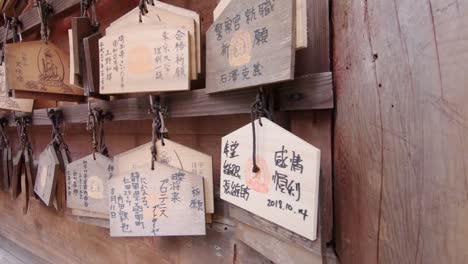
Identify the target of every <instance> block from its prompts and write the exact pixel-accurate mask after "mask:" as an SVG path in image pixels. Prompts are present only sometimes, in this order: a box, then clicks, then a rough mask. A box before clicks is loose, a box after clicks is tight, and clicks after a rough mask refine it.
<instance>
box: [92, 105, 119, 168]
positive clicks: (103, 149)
mask: <svg viewBox="0 0 468 264" xmlns="http://www.w3.org/2000/svg"><path fill="white" fill-rule="evenodd" d="M88 112H89V113H88V122H87V125H86V129H87V130H88V131H91V132H92V149H93V159H94V160H96V152H98V153H100V154H102V155H104V156H106V157H108V156H109V149H108V148H107V145H106V143H105V138H104V121H105V120H112V119H113V115H112V113H110V112H105V111H103V110H101V109H99V108H94V109H91V103H89V104H88Z"/></svg>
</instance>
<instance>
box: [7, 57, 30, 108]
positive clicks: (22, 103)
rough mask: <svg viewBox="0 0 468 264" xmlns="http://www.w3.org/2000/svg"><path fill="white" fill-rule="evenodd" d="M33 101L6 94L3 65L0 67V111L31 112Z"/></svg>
mask: <svg viewBox="0 0 468 264" xmlns="http://www.w3.org/2000/svg"><path fill="white" fill-rule="evenodd" d="M33 105H34V100H32V99H19V98H12V97H10V96H9V94H8V87H7V83H6V72H5V63H2V64H1V65H0V109H4V110H12V111H20V112H28V113H31V112H32V110H33Z"/></svg>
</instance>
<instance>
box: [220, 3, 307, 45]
mask: <svg viewBox="0 0 468 264" xmlns="http://www.w3.org/2000/svg"><path fill="white" fill-rule="evenodd" d="M229 3H231V0H221V1H219V3H218V5H217V6H216V8H215V9H214V11H213V20H216V19H218V17H219V16H220V15H221V13H222V12H223V11H224V9H225V8H226V7H227V6H228V5H229ZM307 43H308V40H307V0H296V49H303V48H307Z"/></svg>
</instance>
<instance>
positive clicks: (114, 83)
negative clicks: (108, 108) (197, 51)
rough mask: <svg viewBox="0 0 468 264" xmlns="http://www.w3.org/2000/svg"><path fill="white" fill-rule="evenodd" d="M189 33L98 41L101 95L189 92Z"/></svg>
mask: <svg viewBox="0 0 468 264" xmlns="http://www.w3.org/2000/svg"><path fill="white" fill-rule="evenodd" d="M188 41H189V40H188V32H187V31H186V30H183V29H163V30H160V29H154V30H150V29H148V30H141V31H137V32H127V33H123V34H121V35H111V36H105V37H103V38H101V39H100V40H99V60H100V69H99V72H100V93H101V94H121V93H139V92H161V91H182V90H189V89H190V80H189V45H188V43H189V42H188Z"/></svg>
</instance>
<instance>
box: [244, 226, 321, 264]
mask: <svg viewBox="0 0 468 264" xmlns="http://www.w3.org/2000/svg"><path fill="white" fill-rule="evenodd" d="M235 234H236V238H237V239H238V240H240V241H242V242H243V243H245V244H246V245H248V246H249V247H251V248H253V249H255V250H256V251H258V252H259V253H260V254H262V255H263V256H265V257H266V258H268V259H269V260H271V261H273V262H274V263H296V264H322V263H323V262H322V254H321V253H320V252H318V253H313V252H310V251H307V250H304V249H303V248H300V247H297V246H295V245H294V244H291V243H288V242H285V241H283V240H280V239H278V238H276V237H274V236H271V235H270V234H269V233H265V232H262V231H259V230H258V229H255V228H252V227H250V226H248V225H245V224H241V223H238V224H237V226H236V233H235Z"/></svg>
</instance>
